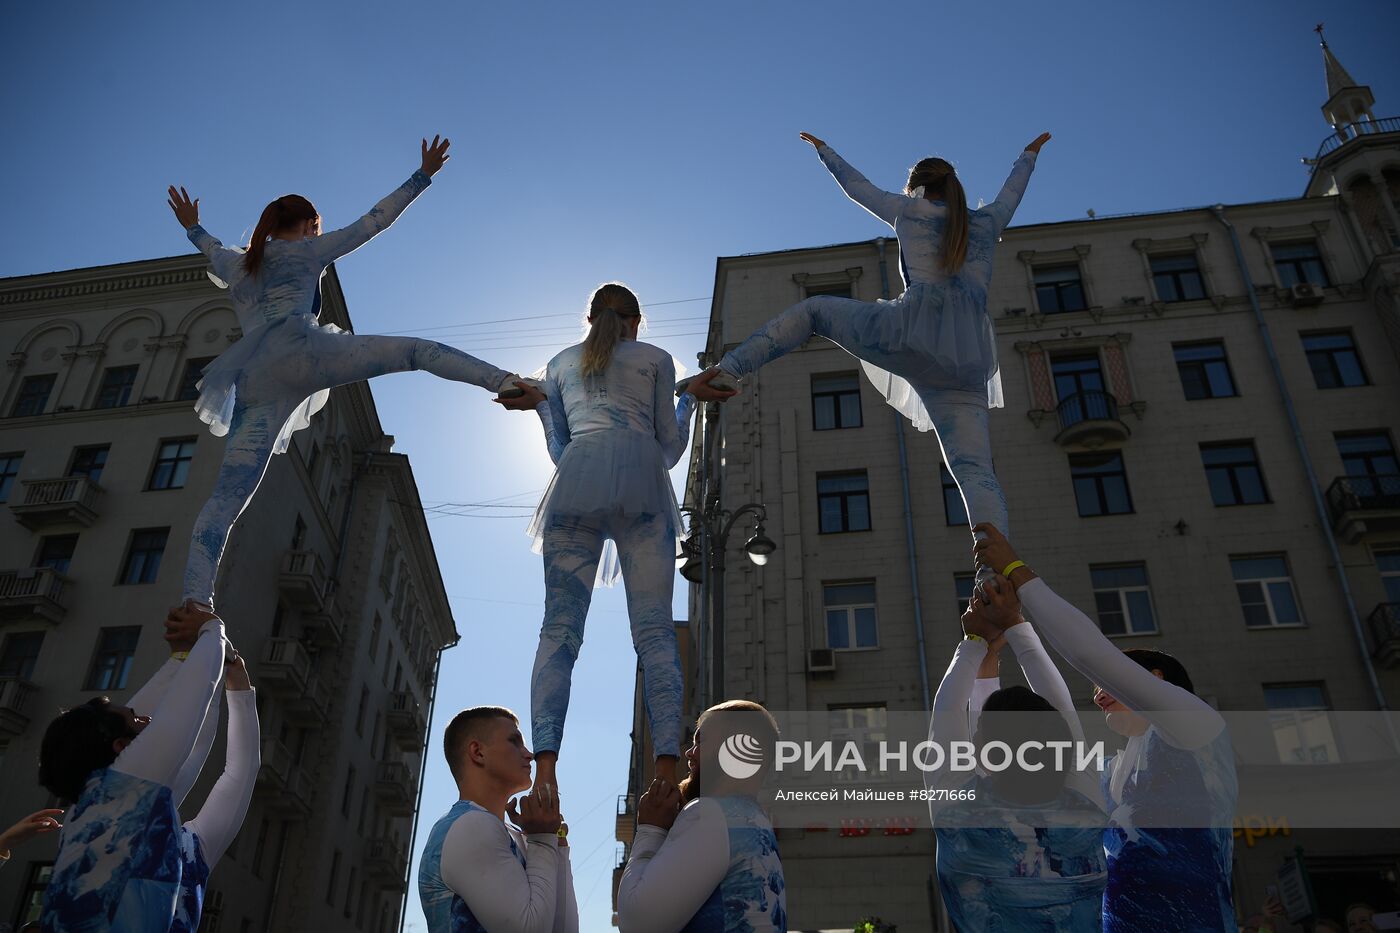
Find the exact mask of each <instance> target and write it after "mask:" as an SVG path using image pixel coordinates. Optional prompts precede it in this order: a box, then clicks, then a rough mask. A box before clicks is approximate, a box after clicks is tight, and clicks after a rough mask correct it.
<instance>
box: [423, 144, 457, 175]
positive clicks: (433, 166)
mask: <svg viewBox="0 0 1400 933" xmlns="http://www.w3.org/2000/svg"><path fill="white" fill-rule="evenodd" d="M450 145H452V140H450V139H442V138H441V137H439V136H434V137H433V144H432V145H431V146H430V145H428V140H427V139H426V138H424V140H423V166H422V167H423V174H424V175H427V176H428V177H429V178H432V177H433V176H434V175H436V174H437V173H438V172H440V171H442V167H443V165H444V164H445V163H446V162H447V160H448V159H450V158H452V157H451V156H450V155H448V154H447V147H448V146H450Z"/></svg>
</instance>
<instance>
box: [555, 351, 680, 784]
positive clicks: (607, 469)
mask: <svg viewBox="0 0 1400 933" xmlns="http://www.w3.org/2000/svg"><path fill="white" fill-rule="evenodd" d="M582 355H583V345H582V344H577V345H575V346H572V347H569V348H568V349H566V350H564V351H563V352H561V353H559V354H558V355H557V356H555V357H554V359H552V360H550V361H549V365H548V366H547V367H546V369H545V378H544V385H543V389H544V392H545V395H546V396H547V399H548V400H547V402H544V403H541V405H540V406H539V408H538V411H539V415H540V420H541V423H542V424H543V425H544V429H545V438H546V443H547V444H548V446H549V454H550V457H551V458H552V459H553V460H554V462H555V463H556V464H557V465H558V467H557V469H556V470H555V473H554V478H553V479H552V480H551V481H550V483H549V487H548V488H547V489H546V490H545V493H544V498H543V499H542V500H541V501H540V505H539V508H538V510H536V512H535V517H534V520H533V521H532V522H531V523H530V529H529V533H530V534H531V535H532V536H533V537H534V539H535V548H536V550H538V551H542V552H543V553H544V574H545V616H544V626H543V628H542V629H541V631H540V646H539V650H538V652H537V653H536V655H535V667H534V673H533V675H532V680H531V690H530V719H531V736H532V741H533V742H534V745H535V751H536V753H539V752H558V751H559V745H560V742H561V741H562V739H563V733H564V717H565V715H566V713H567V712H568V708H569V688H570V683H571V679H572V676H573V669H574V662H575V661H576V660H577V659H578V651H579V646H580V644H582V642H583V626H584V620H585V618H586V617H587V615H588V605H589V602H590V601H591V600H592V597H593V585H594V581H595V580H597V579H601V580H603V581H604V582H607V581H609V580H610V579H611V578H612V577H614V576H615V575H616V571H615V570H614V569H612V568H609V567H606V566H605V567H604V568H603V569H602V571H601V572H600V571H599V562H600V559H601V557H602V555H603V551H604V542H605V541H606V540H608V539H611V540H612V541H613V543H614V544H616V546H617V554H618V558H619V564H620V570H621V574H622V578H623V583H624V584H625V586H626V588H627V613H628V616H629V617H630V619H631V624H632V644H633V645H634V646H635V647H636V649H637V657H638V658H639V659H640V660H641V663H642V674H643V679H644V685H645V697H646V707H647V718H648V719H649V720H650V722H651V731H652V736H653V739H654V742H655V747H656V754H657V755H658V756H662V755H673V756H679V755H680V732H681V687H682V683H681V668H680V655H679V651H678V648H677V646H676V630H675V625H674V622H673V621H672V618H671V615H672V609H671V594H672V591H673V587H674V585H675V575H676V542H677V539H678V537H679V536H680V534H681V527H682V526H681V516H680V510H679V509H678V508H677V506H676V495H675V492H674V491H673V490H672V488H671V477H670V474H669V473H668V472H667V471H668V470H669V469H670V468H671V467H673V466H675V465H676V463H677V462H678V461H679V460H680V458H681V454H683V453H684V452H685V447H686V443H687V440H688V433H689V431H688V428H689V424H690V416H691V414H692V413H693V412H694V407H695V406H694V396H691V395H689V394H687V395H686V396H685V397H684V398H683V399H682V400H681V402H680V404H679V405H677V404H676V403H675V401H674V400H673V396H672V386H673V385H674V383H675V364H674V363H673V362H672V360H671V356H670V354H668V353H667V352H666V351H664V350H662V349H661V348H660V347H656V346H653V345H651V344H649V343H641V342H639V341H636V340H623V341H621V342H619V343H618V344H617V346H616V348H615V349H614V351H613V357H612V361H611V362H610V363H609V364H608V367H607V369H605V370H604V371H603V372H602V373H601V374H599V375H597V376H591V377H587V378H585V377H584V375H583V372H582V370H581V369H580V362H581V359H582Z"/></svg>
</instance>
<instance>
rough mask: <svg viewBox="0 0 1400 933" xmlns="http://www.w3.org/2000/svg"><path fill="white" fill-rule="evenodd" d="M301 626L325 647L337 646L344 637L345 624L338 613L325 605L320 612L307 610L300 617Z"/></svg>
mask: <svg viewBox="0 0 1400 933" xmlns="http://www.w3.org/2000/svg"><path fill="white" fill-rule="evenodd" d="M301 624H302V627H303V628H304V629H305V630H306V631H307V633H308V634H309V635H310V636H311V637H312V638H314V639H315V640H316V643H317V644H318V645H322V646H324V647H326V648H338V647H340V643H341V641H343V640H344V638H345V626H344V625H343V624H342V623H341V621H340V615H339V614H338V613H336V612H335V611H334V610H333V609H331V607H329V606H327V607H326V609H325V611H322V612H308V613H306V614H304V615H303V616H302V617H301Z"/></svg>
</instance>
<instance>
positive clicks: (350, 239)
mask: <svg viewBox="0 0 1400 933" xmlns="http://www.w3.org/2000/svg"><path fill="white" fill-rule="evenodd" d="M432 183H433V180H432V178H431V177H429V175H428V174H427V173H426V172H424V171H423V170H422V169H419V170H418V171H416V172H414V173H413V174H412V175H410V176H408V181H406V182H404V183H403V184H402V185H400V186H399V187H397V188H395V189H394V190H393V191H391V192H390V193H389V194H387V195H386V196H385V197H384V198H382V199H381V200H380V202H379V203H378V204H376V205H374V207H372V208H370V209H369V213H367V214H365V215H364V216H363V217H361V218H360V219H359V220H357V221H355V222H354V223H352V224H350V225H349V226H345V227H341V228H340V229H339V230H331V231H330V232H328V233H324V234H322V235H321V236H318V237H311V238H310V239H309V240H307V241H306V242H308V243H310V244H311V248H312V250H313V251H314V252H315V254H316V258H317V259H318V260H320V261H321V262H322V263H326V264H329V263H332V262H334V261H335V260H337V259H339V258H340V257H341V256H344V255H345V254H346V253H352V252H354V251H355V250H357V249H359V248H360V247H361V246H364V245H365V244H366V243H368V242H369V241H370V240H372V239H374V237H375V236H377V235H378V234H380V233H382V232H383V231H385V230H387V229H389V225H390V224H392V223H393V222H394V221H395V220H398V218H399V215H400V214H402V213H403V212H404V211H405V210H407V209H408V206H409V205H410V204H412V203H413V200H414V199H415V198H417V197H418V195H420V194H422V193H423V192H424V191H426V190H427V188H428V186H429V185H431V184H432Z"/></svg>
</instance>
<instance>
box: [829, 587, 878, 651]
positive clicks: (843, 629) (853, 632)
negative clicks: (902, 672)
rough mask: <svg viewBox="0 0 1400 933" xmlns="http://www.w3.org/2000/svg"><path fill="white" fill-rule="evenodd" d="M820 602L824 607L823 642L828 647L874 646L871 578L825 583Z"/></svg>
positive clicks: (875, 643) (874, 624) (874, 621)
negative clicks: (824, 641) (824, 626)
mask: <svg viewBox="0 0 1400 933" xmlns="http://www.w3.org/2000/svg"><path fill="white" fill-rule="evenodd" d="M822 605H823V606H824V607H825V608H826V644H827V647H829V648H878V647H879V646H880V635H879V629H878V627H877V624H876V619H875V581H874V580H861V581H858V582H854V583H825V584H823V585H822Z"/></svg>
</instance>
